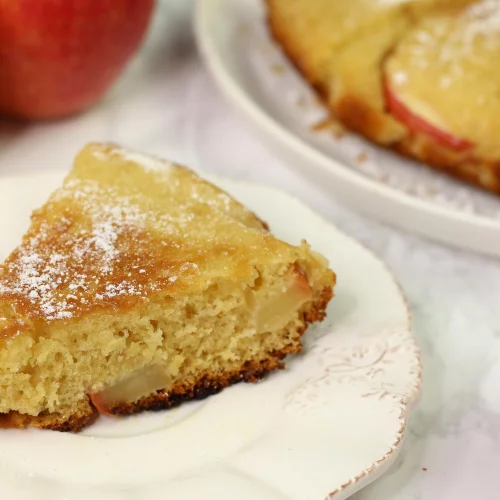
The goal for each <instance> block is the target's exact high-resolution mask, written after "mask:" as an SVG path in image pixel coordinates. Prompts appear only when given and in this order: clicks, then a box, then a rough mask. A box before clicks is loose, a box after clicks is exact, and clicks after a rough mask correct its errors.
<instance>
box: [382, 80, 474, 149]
mask: <svg viewBox="0 0 500 500" xmlns="http://www.w3.org/2000/svg"><path fill="white" fill-rule="evenodd" d="M395 88H396V87H395V86H394V85H392V84H391V82H390V79H389V78H387V79H386V80H385V85H384V90H385V101H386V104H387V109H388V110H389V112H390V113H391V115H392V116H394V118H396V119H397V120H398V121H399V122H401V123H402V124H403V125H405V126H406V127H408V128H409V129H410V130H411V131H412V132H415V133H421V134H425V135H428V136H430V137H432V138H433V139H434V140H435V141H436V142H437V143H438V144H440V145H441V146H444V147H446V148H449V149H452V150H454V151H459V152H460V151H466V150H468V149H471V148H473V147H474V143H472V142H470V141H468V140H467V139H463V138H461V137H457V136H456V135H454V134H453V133H451V132H449V131H448V130H446V125H445V124H444V123H443V121H442V120H441V118H440V117H439V116H438V115H437V114H436V113H435V112H434V111H433V110H432V109H431V108H429V107H428V106H426V105H425V103H423V102H421V101H419V100H418V99H415V98H412V97H410V96H409V95H406V94H404V93H398V91H397V90H395Z"/></svg>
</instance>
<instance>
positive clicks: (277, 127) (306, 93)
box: [196, 0, 500, 256]
mask: <svg viewBox="0 0 500 500" xmlns="http://www.w3.org/2000/svg"><path fill="white" fill-rule="evenodd" d="M196 14H197V15H196V33H197V38H198V42H199V46H200V48H201V52H202V54H203V56H204V58H205V60H206V62H207V64H208V67H209V68H210V69H211V71H212V73H213V75H214V76H215V79H216V81H217V82H218V83H219V85H220V87H221V88H222V90H223V91H224V92H225V94H227V96H228V97H229V99H230V101H231V102H232V103H233V104H235V105H236V107H237V108H239V109H240V110H241V111H242V112H243V114H244V116H246V117H247V118H248V120H249V122H250V123H251V124H252V125H253V126H254V128H255V130H256V132H257V133H259V134H260V136H261V137H262V139H263V141H265V142H266V143H267V144H268V145H269V146H270V147H271V148H274V150H275V151H276V152H277V153H278V154H280V155H281V156H282V157H283V158H284V159H285V160H286V161H287V162H288V163H289V165H290V166H292V167H294V168H296V169H297V170H299V171H301V172H302V173H303V174H304V175H305V176H307V178H308V179H311V180H314V181H316V182H317V183H318V184H319V185H321V186H323V187H324V188H326V189H328V190H329V192H331V193H332V194H334V195H335V196H336V197H337V198H339V199H340V200H342V201H343V202H345V203H347V204H350V205H351V206H353V207H354V208H356V209H359V210H361V211H364V212H366V213H368V214H371V215H373V216H376V217H378V218H380V219H383V220H385V221H387V222H389V223H391V224H394V225H397V226H400V227H402V228H405V229H408V230H411V231H414V232H417V233H419V234H422V235H426V236H429V237H432V238H435V239H437V240H439V241H442V242H447V243H450V244H453V245H457V246H459V247H462V248H466V249H470V250H475V251H479V252H484V253H487V254H490V255H496V256H500V199H497V198H495V197H493V196H490V195H488V194H486V193H483V192H481V191H479V190H476V189H475V188H473V187H468V186H466V185H464V184H461V183H459V182H455V181H454V180H451V179H449V178H447V177H445V176H442V175H440V174H438V173H436V172H434V171H432V170H431V169H428V168H426V167H422V166H421V165H418V164H417V163H415V162H412V161H410V160H405V159H403V158H402V157H400V156H397V155H395V154H393V153H391V152H389V151H385V150H382V149H380V148H377V147H375V146H372V145H371V144H368V143H367V142H366V141H364V140H362V139H360V138H357V137H355V136H353V135H349V134H348V135H346V136H345V137H343V138H342V139H335V138H334V137H333V134H332V133H331V132H329V131H326V132H325V131H324V132H322V133H319V132H313V131H312V130H311V126H312V125H313V124H314V123H317V122H318V121H319V120H320V119H321V118H323V117H324V116H325V110H324V109H323V108H322V107H321V106H319V105H318V104H317V102H316V98H315V96H314V95H313V93H312V91H311V90H310V89H309V87H308V85H306V84H305V83H304V81H303V80H302V79H301V78H300V77H299V76H298V75H297V73H296V72H295V70H294V69H293V68H292V67H291V65H290V64H289V63H288V62H287V61H286V59H285V57H284V56H283V55H282V53H281V51H280V50H279V49H278V47H277V46H276V44H274V43H273V42H272V41H271V39H270V37H269V34H268V31H267V29H266V24H265V12H264V8H263V3H262V0H203V1H202V2H197V13H196ZM332 29H335V27H334V26H332ZM365 157H366V158H365Z"/></svg>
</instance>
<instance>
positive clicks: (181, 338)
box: [0, 144, 335, 431]
mask: <svg viewBox="0 0 500 500" xmlns="http://www.w3.org/2000/svg"><path fill="white" fill-rule="evenodd" d="M334 282H335V275H334V274H333V272H332V271H330V270H329V269H328V265H327V262H326V260H325V259H324V258H323V257H322V256H321V255H319V254H317V253H315V252H313V251H312V250H311V249H310V248H309V246H308V245H307V243H306V242H302V244H301V245H300V246H299V247H294V246H292V245H289V244H287V243H285V242H283V241H280V240H278V239H276V238H275V237H273V236H272V235H271V234H270V233H269V231H268V228H267V226H266V224H265V223H264V222H262V221H261V220H259V218H257V217H256V216H255V215H254V214H253V213H252V212H250V211H249V210H247V209H246V208H245V207H243V206H242V205H241V204H240V203H238V202H237V201H235V200H234V199H233V198H231V197H230V196H229V195H228V194H226V193H225V192H223V191H222V190H220V189H218V188H217V187H215V186H214V185H212V184H210V183H208V182H206V181H204V180H202V179H201V178H200V177H198V176H197V175H196V174H195V173H193V172H192V171H191V170H189V169H187V168H184V167H180V166H176V165H173V164H171V163H169V162H166V161H163V160H160V159H157V158H153V157H148V156H143V155H141V154H138V153H135V152H132V151H129V150H126V149H123V148H120V147H118V146H114V145H109V144H90V145H88V146H87V147H85V148H84V149H83V150H82V151H81V152H80V153H79V155H78V156H77V158H76V160H75V164H74V168H73V170H72V171H71V173H70V174H69V175H68V176H67V178H66V179H65V181H64V184H63V186H62V187H61V188H60V189H58V190H56V191H55V192H54V193H53V194H52V196H51V197H50V199H49V200H48V201H47V203H46V204H45V205H44V206H43V207H42V208H41V209H39V210H37V211H35V212H34V213H33V216H32V224H31V227H30V229H29V230H28V232H27V234H26V235H25V236H24V238H23V241H22V243H21V244H20V246H19V247H18V248H16V249H15V250H14V251H13V252H12V254H11V255H10V256H9V257H8V258H7V260H6V261H5V262H4V263H3V264H2V265H1V266H0V388H1V397H0V425H2V426H14V427H23V426H27V425H32V426H36V427H41V428H48V429H55V430H61V431H79V430H80V429H82V428H83V427H84V426H86V425H87V424H89V423H91V422H92V421H93V420H94V419H95V418H96V417H97V416H98V414H99V413H106V414H127V413H133V412H138V411H141V410H150V409H161V408H168V407H171V406H173V405H176V404H178V403H180V402H182V401H186V400H190V399H195V398H202V397H205V396H207V395H209V394H212V393H215V392H218V391H220V390H221V389H223V388H224V387H226V386H228V385H229V384H233V383H236V382H240V381H256V380H257V379H259V378H261V377H262V376H264V375H265V374H266V373H268V372H270V371H272V370H274V369H276V368H281V367H283V361H282V360H283V359H284V358H285V356H287V355H288V354H293V353H297V352H299V351H300V350H301V346H302V344H301V335H302V334H303V333H304V331H305V329H306V328H307V325H308V324H309V323H311V322H314V321H319V320H321V319H322V318H323V317H324V315H325V308H326V305H327V304H328V302H329V300H330V299H331V297H332V294H333V285H334Z"/></svg>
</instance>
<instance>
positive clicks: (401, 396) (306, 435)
mask: <svg viewBox="0 0 500 500" xmlns="http://www.w3.org/2000/svg"><path fill="white" fill-rule="evenodd" d="M60 181H61V174H57V175H54V174H50V175H49V174H47V175H44V176H38V177H31V178H14V179H6V180H3V181H2V183H1V184H0V214H3V216H2V217H1V218H0V234H1V235H2V238H1V240H0V258H4V257H5V256H6V255H7V254H8V252H10V250H11V249H12V248H13V247H14V246H15V245H16V244H17V243H18V241H19V238H20V237H21V235H22V234H23V232H24V231H25V229H26V227H27V225H28V216H29V214H30V212H31V210H32V209H33V208H34V207H37V206H39V205H41V204H42V203H43V202H44V200H45V199H46V197H47V195H48V194H49V192H51V191H52V190H53V189H54V188H55V187H56V186H57V185H58V184H59V183H60ZM215 182H217V183H218V184H219V185H221V186H222V187H224V188H225V189H227V190H228V191H229V192H231V193H232V194H234V195H235V196H236V197H237V198H238V199H240V200H241V201H242V202H244V203H246V204H247V205H248V206H249V207H251V208H252V209H254V210H255V211H256V212H257V213H258V214H259V215H261V216H262V217H263V218H264V219H265V220H267V221H269V223H270V224H271V227H272V228H273V229H274V232H275V233H276V234H277V235H278V236H279V237H281V238H284V239H285V240H288V241H290V242H293V243H298V242H299V241H300V240H301V238H307V240H308V241H310V243H311V244H312V245H313V247H314V248H315V249H317V250H319V251H320V252H322V253H323V254H325V255H326V256H327V257H328V258H329V259H330V260H331V264H332V267H333V268H334V269H335V270H336V271H337V273H338V286H337V288H336V295H337V296H336V298H335V299H334V300H333V301H332V303H331V305H330V308H329V311H328V318H327V320H325V322H323V324H321V325H318V326H315V327H313V328H311V329H310V330H309V331H308V332H307V334H306V335H305V344H306V346H305V351H304V354H303V355H300V356H297V357H295V358H293V359H291V360H290V361H289V363H288V364H287V369H286V370H284V371H282V372H280V373H274V374H272V375H271V376H269V377H268V378H267V379H266V380H265V381H263V382H261V383H259V384H255V385H254V384H239V385H236V386H233V387H231V388H228V389H226V390H225V391H223V392H222V393H221V394H219V395H216V396H213V397H210V398H209V399H206V400H205V401H202V402H194V403H186V404H184V405H183V406H182V407H180V408H179V409H176V410H171V411H165V412H158V413H143V414H140V415H137V416H133V417H127V418H111V417H110V418H101V419H99V421H98V422H97V423H96V424H94V425H93V426H91V427H90V428H88V429H87V430H85V431H84V432H83V433H82V434H79V435H74V434H63V433H57V432H50V431H40V430H34V429H29V430H24V431H19V430H2V431H0V443H1V444H0V498H2V499H4V498H5V499H15V500H23V499H29V500H42V499H47V498H50V499H51V500H63V499H65V500H80V499H81V500H84V499H85V500H87V499H89V498H91V499H92V500H117V499H120V500H129V499H130V500H131V499H145V498H147V499H148V500H153V499H165V498H168V499H169V500H187V499H189V500H191V499H193V500H194V499H196V498H200V499H201V498H202V499H203V500H229V499H235V498H238V499H239V500H240V499H241V500H247V499H248V500H250V499H251V500H255V499H257V498H258V499H259V500H315V499H317V500H323V499H324V498H326V497H328V496H329V495H330V497H332V498H334V499H335V500H341V499H343V498H346V497H347V496H349V495H351V494H352V493H353V492H355V491H356V490H358V489H359V488H361V487H362V486H364V485H366V484H367V483H369V482H370V481H372V480H373V479H375V478H377V477H378V476H379V475H380V474H381V473H383V472H384V471H385V470H387V468H388V467H389V466H390V465H391V464H393V463H394V461H395V460H396V457H397V455H398V452H399V450H400V448H401V444H402V439H403V436H404V433H405V429H406V424H407V419H408V415H409V412H410V410H411V407H412V406H413V403H414V402H415V399H416V397H417V395H418V392H419V389H420V383H421V376H420V360H419V353H418V348H417V346H416V345H415V341H414V338H413V336H412V334H411V333H410V325H409V318H408V310H407V307H406V303H405V300H404V298H403V296H402V294H401V291H400V289H399V288H398V285H397V284H396V283H395V281H394V280H393V278H392V276H391V274H390V273H389V272H388V270H387V269H386V268H385V266H384V265H383V264H382V263H381V262H380V261H378V260H377V259H376V258H375V257H374V256H373V255H372V254H371V253H370V252H368V251H367V250H366V249H364V248H363V247H361V246H360V245H359V244H358V243H356V242H355V241H353V240H352V239H350V238H349V237H347V236H345V235H344V234H342V233H341V232H339V231H338V230H337V229H336V228H335V227H333V226H331V225H330V224H328V223H327V222H326V221H324V220H322V219H321V218H319V217H318V216H317V215H315V214H314V213H312V212H311V211H310V210H309V209H308V208H307V207H305V206H304V205H302V204H301V203H300V202H299V201H297V200H295V199H293V198H291V197H290V196H289V195H287V194H285V193H282V192H279V191H275V190H273V189H270V188H266V187H262V186H257V185H252V184H243V183H237V182H234V181H229V180H222V179H215Z"/></svg>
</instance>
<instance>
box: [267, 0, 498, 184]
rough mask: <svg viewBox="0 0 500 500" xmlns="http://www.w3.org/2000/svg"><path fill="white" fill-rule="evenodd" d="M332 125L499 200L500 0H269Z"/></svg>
mask: <svg viewBox="0 0 500 500" xmlns="http://www.w3.org/2000/svg"><path fill="white" fill-rule="evenodd" d="M266 1H267V5H268V20H269V26H270V29H271V32H272V34H273V35H274V38H275V39H276V40H277V41H278V43H279V44H280V45H281V46H282V48H283V49H284V51H285V53H286V54H287V55H288V56H289V58H290V59H291V60H292V61H293V63H295V65H296V66H297V67H298V69H299V70H300V71H301V73H302V74H303V75H304V76H305V77H306V79H307V80H308V81H309V82H310V84H311V85H312V86H314V88H315V89H316V90H317V92H318V93H319V95H320V96H321V98H322V100H323V101H324V102H325V103H326V105H327V106H328V108H329V110H330V111H331V114H332V116H333V117H334V118H336V119H338V120H339V121H340V122H341V123H343V124H344V125H345V126H346V127H347V128H348V129H350V130H352V131H354V132H357V133H359V134H361V135H363V136H364V137H366V138H368V139H369V140H371V141H373V142H375V143H377V144H380V145H382V146H385V147H389V148H392V149H394V150H396V151H398V152H400V153H402V154H404V155H408V156H410V157H413V158H416V159H418V160H421V161H422V162H424V163H426V164H428V165H430V166H432V167H434V168H437V169H439V170H441V171H444V172H446V173H449V174H452V175H454V176H456V177H458V178H461V179H463V180H465V181H468V182H470V183H473V184H476V185H478V186H481V187H483V188H485V189H488V190H490V191H492V192H494V193H497V194H500V70H499V66H498V61H499V60H500V2H498V1H497V0H391V1H387V0H349V1H344V0H266Z"/></svg>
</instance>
